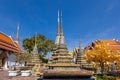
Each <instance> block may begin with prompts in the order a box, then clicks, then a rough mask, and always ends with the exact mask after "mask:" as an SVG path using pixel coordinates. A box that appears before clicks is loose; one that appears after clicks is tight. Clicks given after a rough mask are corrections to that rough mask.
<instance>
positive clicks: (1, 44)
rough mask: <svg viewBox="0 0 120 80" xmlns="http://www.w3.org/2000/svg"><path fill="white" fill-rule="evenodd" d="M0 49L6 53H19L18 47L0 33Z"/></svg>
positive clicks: (9, 38)
mask: <svg viewBox="0 0 120 80" xmlns="http://www.w3.org/2000/svg"><path fill="white" fill-rule="evenodd" d="M0 48H1V49H5V50H8V51H12V52H16V53H19V52H21V49H20V46H19V45H18V44H17V43H15V42H14V40H13V39H12V38H11V37H9V36H7V35H5V34H3V33H1V32H0Z"/></svg>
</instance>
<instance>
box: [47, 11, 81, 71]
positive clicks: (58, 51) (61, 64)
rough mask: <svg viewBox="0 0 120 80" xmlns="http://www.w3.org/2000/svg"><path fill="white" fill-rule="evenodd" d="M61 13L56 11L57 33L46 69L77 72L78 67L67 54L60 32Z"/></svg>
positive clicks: (62, 35) (61, 31) (61, 32)
mask: <svg viewBox="0 0 120 80" xmlns="http://www.w3.org/2000/svg"><path fill="white" fill-rule="evenodd" d="M61 16H62V14H61V12H60V11H58V31H57V36H56V41H55V47H54V48H53V54H52V57H51V58H50V59H49V62H48V65H47V66H48V68H49V69H51V70H75V69H76V70H78V69H80V66H79V65H78V64H75V63H74V61H73V59H72V58H71V56H70V55H69V54H68V49H67V47H66V43H65V38H64V34H63V30H62V21H61Z"/></svg>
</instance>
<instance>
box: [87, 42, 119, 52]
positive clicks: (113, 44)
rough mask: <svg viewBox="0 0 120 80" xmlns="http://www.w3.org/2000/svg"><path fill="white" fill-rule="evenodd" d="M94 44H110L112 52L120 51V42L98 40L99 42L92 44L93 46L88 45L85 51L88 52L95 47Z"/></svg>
mask: <svg viewBox="0 0 120 80" xmlns="http://www.w3.org/2000/svg"><path fill="white" fill-rule="evenodd" d="M94 43H98V44H99V43H102V44H108V46H109V48H110V50H120V42H119V41H117V40H97V41H94V42H92V44H91V45H88V46H87V47H85V49H86V50H87V49H90V48H92V47H94V46H95V44H94Z"/></svg>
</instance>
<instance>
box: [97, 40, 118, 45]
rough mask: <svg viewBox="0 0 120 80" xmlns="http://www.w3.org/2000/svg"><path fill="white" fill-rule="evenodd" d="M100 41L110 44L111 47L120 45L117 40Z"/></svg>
mask: <svg viewBox="0 0 120 80" xmlns="http://www.w3.org/2000/svg"><path fill="white" fill-rule="evenodd" d="M98 41H99V42H102V43H106V44H109V45H120V42H118V41H116V40H98Z"/></svg>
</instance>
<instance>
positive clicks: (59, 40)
mask: <svg viewBox="0 0 120 80" xmlns="http://www.w3.org/2000/svg"><path fill="white" fill-rule="evenodd" d="M61 17H62V12H61V11H58V31H57V36H56V41H55V44H56V45H66V43H65V39H64V35H63V30H62V18H61Z"/></svg>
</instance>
